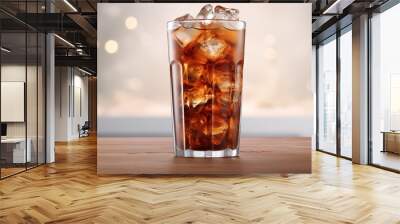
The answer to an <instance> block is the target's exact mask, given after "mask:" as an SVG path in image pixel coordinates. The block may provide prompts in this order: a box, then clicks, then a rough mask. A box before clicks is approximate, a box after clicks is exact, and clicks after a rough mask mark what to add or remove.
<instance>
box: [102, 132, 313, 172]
mask: <svg viewBox="0 0 400 224" xmlns="http://www.w3.org/2000/svg"><path fill="white" fill-rule="evenodd" d="M97 148H98V153H97V173H98V174H99V175H107V174H133V175H141V174H185V175H187V174H196V175H199V174H204V175H207V174H213V175H215V174H217V175H219V174H262V173H310V172H311V140H310V138H300V137H298V138H243V139H242V140H241V144H240V156H239V157H234V158H182V157H175V154H174V152H173V146H172V139H171V138H150V137H149V138H104V137H102V138H98V140H97Z"/></svg>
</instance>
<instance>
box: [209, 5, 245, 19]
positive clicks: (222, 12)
mask: <svg viewBox="0 0 400 224" xmlns="http://www.w3.org/2000/svg"><path fill="white" fill-rule="evenodd" d="M214 19H223V20H239V10H237V9H233V8H225V7H222V6H220V5H217V6H216V7H215V9H214Z"/></svg>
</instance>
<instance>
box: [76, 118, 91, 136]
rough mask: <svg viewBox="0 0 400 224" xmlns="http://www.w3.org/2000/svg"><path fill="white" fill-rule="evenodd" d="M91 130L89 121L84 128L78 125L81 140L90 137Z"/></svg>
mask: <svg viewBox="0 0 400 224" xmlns="http://www.w3.org/2000/svg"><path fill="white" fill-rule="evenodd" d="M89 129H90V125H89V121H85V123H84V124H83V125H82V127H81V126H80V125H78V130H79V138H81V137H87V136H89Z"/></svg>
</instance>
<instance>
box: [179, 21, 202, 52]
mask: <svg viewBox="0 0 400 224" xmlns="http://www.w3.org/2000/svg"><path fill="white" fill-rule="evenodd" d="M200 33H201V31H200V30H197V29H192V28H190V29H187V28H185V27H183V26H182V27H179V28H178V29H177V30H175V31H174V37H175V39H176V41H177V42H178V44H179V46H181V47H182V48H185V47H186V46H188V45H189V44H190V43H192V42H193V41H195V40H196V39H197V37H198V36H199V35H200Z"/></svg>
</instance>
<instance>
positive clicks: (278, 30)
mask: <svg viewBox="0 0 400 224" xmlns="http://www.w3.org/2000/svg"><path fill="white" fill-rule="evenodd" d="M204 5H205V3H201V4H173V3H170V4H146V3H142V4H117V3H113V4H107V3H103V4H98V24H97V28H98V31H97V33H98V40H97V45H98V52H97V57H98V67H97V69H98V76H97V81H98V82H97V85H98V86H97V88H98V130H97V134H98V135H99V136H154V135H158V136H169V135H172V121H171V116H172V115H171V92H170V89H171V86H170V79H169V65H168V51H167V50H168V46H167V35H166V34H167V32H166V23H167V21H170V20H173V19H174V18H176V17H179V16H182V15H184V14H186V13H190V14H192V15H193V16H196V14H197V13H198V11H199V10H200V9H201V7H202V6H204ZM213 5H214V6H216V4H213ZM222 5H223V6H225V7H232V8H237V9H239V11H240V14H239V15H240V19H241V20H244V21H246V23H247V29H246V46H245V62H244V81H243V85H244V86H243V99H242V102H243V104H242V134H243V135H248V136H265V135H268V136H311V135H312V132H313V110H314V108H313V86H314V85H313V84H312V83H313V81H312V80H311V77H312V71H311V64H312V60H311V59H312V50H311V34H312V32H311V24H310V22H309V21H310V20H311V4H240V3H239V4H232V3H230V4H228V3H227V4H222ZM283 11H284V12H285V13H281V12H283Z"/></svg>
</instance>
